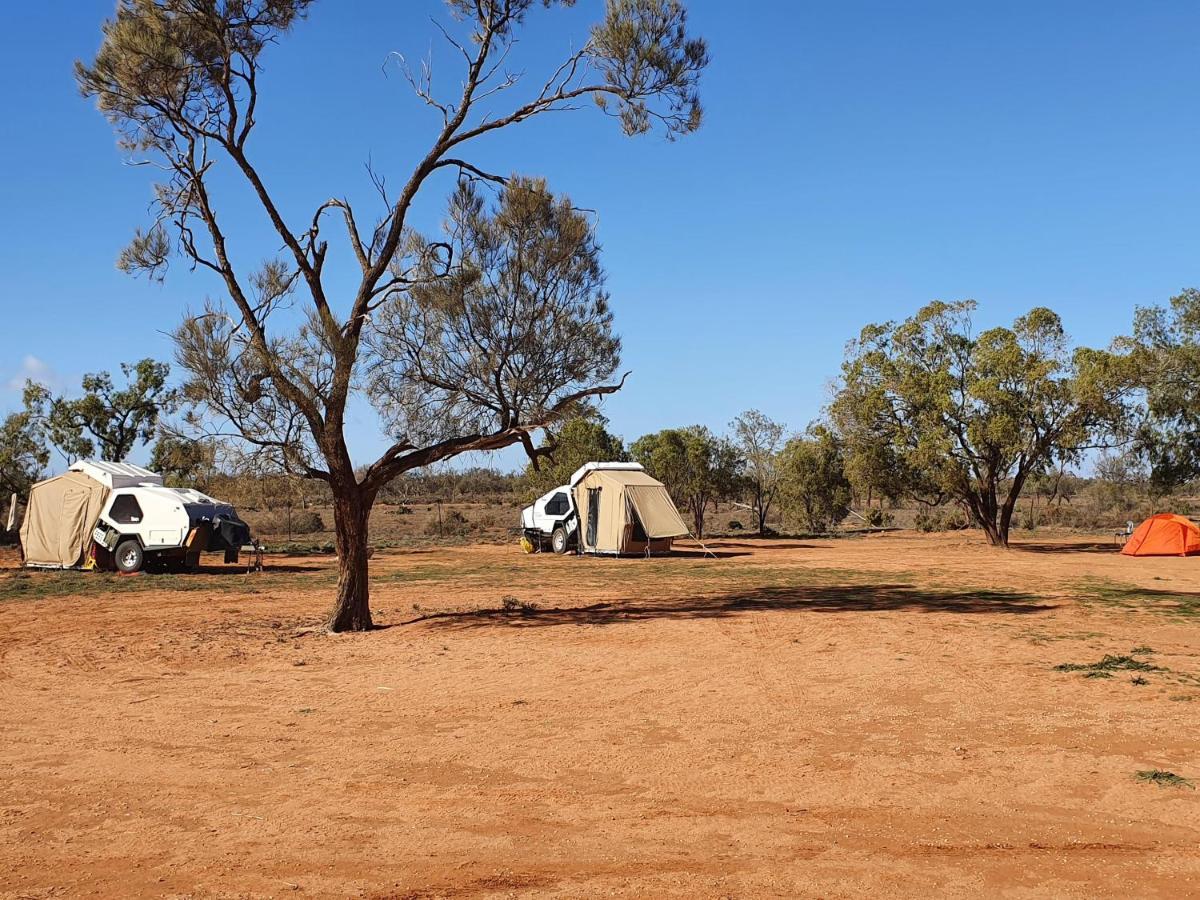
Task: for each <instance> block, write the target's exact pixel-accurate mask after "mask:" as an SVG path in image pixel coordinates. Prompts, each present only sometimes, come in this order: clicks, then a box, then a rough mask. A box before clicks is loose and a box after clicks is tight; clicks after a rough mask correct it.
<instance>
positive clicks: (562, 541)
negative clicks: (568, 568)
mask: <svg viewBox="0 0 1200 900" xmlns="http://www.w3.org/2000/svg"><path fill="white" fill-rule="evenodd" d="M550 549H551V550H553V551H554V552H555V553H566V552H567V532H566V529H564V528H562V527H559V528H555V529H554V533H553V534H551V535H550Z"/></svg>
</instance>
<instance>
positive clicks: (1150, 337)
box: [1117, 288, 1200, 490]
mask: <svg viewBox="0 0 1200 900" xmlns="http://www.w3.org/2000/svg"><path fill="white" fill-rule="evenodd" d="M1133 329H1134V330H1133V334H1132V335H1131V336H1129V337H1127V338H1123V339H1121V340H1119V341H1118V342H1117V345H1118V347H1119V348H1120V349H1121V350H1123V351H1126V352H1127V353H1128V354H1129V358H1130V361H1131V363H1132V364H1133V366H1134V367H1135V370H1136V372H1137V380H1138V384H1139V386H1140V387H1141V388H1142V390H1143V392H1144V397H1145V405H1144V410H1143V413H1142V416H1141V419H1140V421H1139V423H1138V427H1137V429H1136V446H1137V448H1138V450H1139V451H1140V452H1141V453H1143V454H1144V455H1145V456H1146V458H1147V459H1148V460H1149V462H1150V470H1151V477H1152V479H1153V481H1154V483H1155V485H1156V487H1158V488H1159V489H1161V490H1169V489H1171V488H1175V487H1178V486H1180V485H1182V484H1186V483H1188V482H1189V481H1191V480H1193V479H1195V478H1196V477H1198V476H1200V291H1198V290H1196V289H1195V288H1188V289H1187V290H1185V291H1183V292H1181V293H1180V294H1177V295H1176V296H1174V297H1172V298H1171V299H1170V301H1169V302H1168V304H1167V305H1166V306H1149V307H1139V308H1138V310H1137V312H1136V314H1135V316H1134V322H1133Z"/></svg>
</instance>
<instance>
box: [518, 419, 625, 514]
mask: <svg viewBox="0 0 1200 900" xmlns="http://www.w3.org/2000/svg"><path fill="white" fill-rule="evenodd" d="M606 424H607V423H606V422H605V421H604V420H603V419H601V418H599V417H598V416H590V417H589V416H576V417H574V418H572V419H568V420H567V421H565V422H563V424H562V427H561V428H556V429H554V431H553V432H552V433H549V434H548V437H549V441H548V443H547V445H546V449H547V450H548V451H549V453H550V455H549V456H547V457H546V459H545V460H544V461H543V462H542V465H541V466H540V467H539V468H535V467H534V466H533V464H532V463H530V464H529V465H528V466H526V468H525V480H526V483H527V484H528V485H529V489H530V492H531V493H532V494H533V495H534V496H537V497H540V496H541V495H542V494H544V493H546V492H547V491H551V490H553V489H554V488H556V487H558V486H559V485H563V484H566V483H567V482H568V481H569V480H570V478H571V476H572V475H573V474H575V471H576V470H577V469H578V468H579V467H580V466H582V465H583V464H584V463H589V462H625V461H626V460H627V459H629V454H628V453H627V452H626V450H625V444H624V443H623V442H622V441H621V439H620V438H619V437H617V436H616V435H613V434H609V432H608V429H607V428H605V425H606Z"/></svg>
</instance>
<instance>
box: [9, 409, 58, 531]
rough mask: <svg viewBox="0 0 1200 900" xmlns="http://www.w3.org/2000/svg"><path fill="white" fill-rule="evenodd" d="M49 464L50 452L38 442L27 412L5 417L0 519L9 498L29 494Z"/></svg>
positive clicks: (37, 436) (38, 439)
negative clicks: (14, 495)
mask: <svg viewBox="0 0 1200 900" xmlns="http://www.w3.org/2000/svg"><path fill="white" fill-rule="evenodd" d="M49 462H50V450H49V449H48V448H47V447H46V445H45V444H44V443H43V442H42V441H41V439H40V435H39V432H38V428H37V427H36V425H35V424H34V421H33V416H32V415H31V414H30V413H29V411H28V410H26V411H23V412H15V413H10V414H9V415H7V416H5V417H4V420H3V421H2V422H0V516H7V515H8V498H9V497H10V496H11V495H12V494H17V495H19V496H21V497H24V496H27V495H28V494H29V489H30V488H31V487H32V486H33V484H34V482H36V481H37V480H38V479H40V478H41V477H42V473H43V472H44V471H45V470H46V466H47V464H48V463H49ZM0 521H2V520H0ZM0 530H3V525H0Z"/></svg>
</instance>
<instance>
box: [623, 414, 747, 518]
mask: <svg viewBox="0 0 1200 900" xmlns="http://www.w3.org/2000/svg"><path fill="white" fill-rule="evenodd" d="M629 452H630V455H632V456H633V458H634V459H635V460H636V461H637V462H639V463H641V464H642V466H644V467H645V469H646V471H647V472H649V473H650V475H652V476H653V477H654V478H657V479H658V480H659V481H661V482H662V483H663V484H664V485H666V488H667V491H668V492H669V493H670V494H671V497H672V498H673V499H674V500H675V503H676V504H677V505H679V506H682V507H684V508H685V509H687V510H688V511H689V512H690V513H691V514H692V524H693V527H694V528H695V534H696V537H698V538H703V537H704V519H705V514H706V513H707V511H708V505H709V504H710V503H712V502H714V501H716V500H719V499H721V498H722V497H727V496H729V495H730V494H731V493H732V492H733V490H734V488H735V486H736V483H737V479H738V476H739V475H740V474H741V465H742V463H741V459H740V457H739V456H738V453H737V450H736V448H735V447H734V446H733V444H731V443H730V442H729V441H728V440H726V439H724V438H720V437H717V436H716V435H714V434H713V433H712V432H711V431H709V430H708V429H707V428H705V427H703V426H702V425H692V426H691V427H688V428H666V429H663V430H662V431H657V432H655V433H653V434H647V435H644V436H643V437H640V438H638V439H637V440H636V441H634V442H633V445H632V446H631V447H630V448H629Z"/></svg>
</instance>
